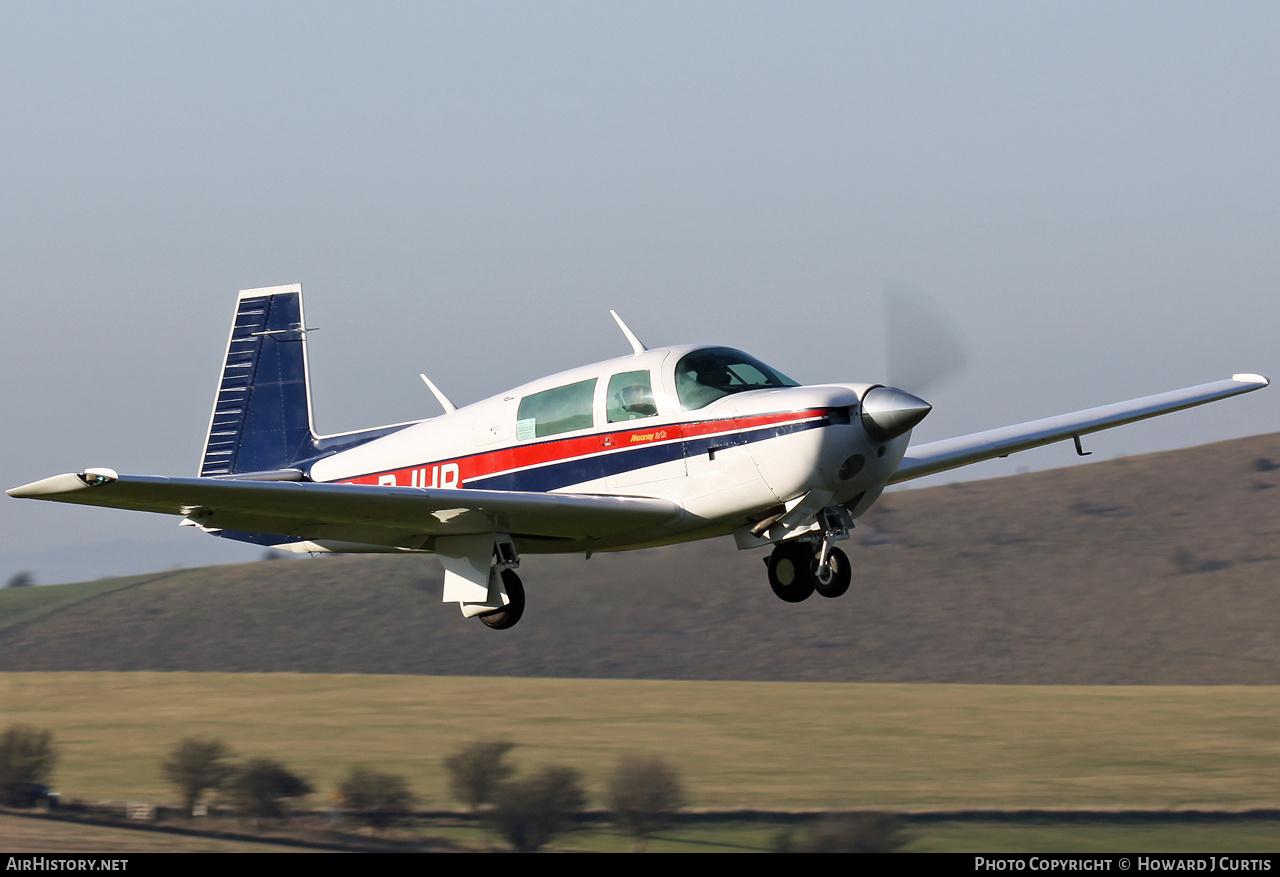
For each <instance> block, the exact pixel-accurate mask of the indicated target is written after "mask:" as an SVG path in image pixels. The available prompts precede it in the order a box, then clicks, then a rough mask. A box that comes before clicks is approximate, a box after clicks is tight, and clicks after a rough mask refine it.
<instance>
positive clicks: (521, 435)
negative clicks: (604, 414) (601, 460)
mask: <svg viewBox="0 0 1280 877" xmlns="http://www.w3.org/2000/svg"><path fill="white" fill-rule="evenodd" d="M595 395H596V379H595V378H592V379H591V380H589V381H579V382H578V383H576V384H567V385H565V386H563V387H556V388H555V389H554V390H543V391H542V392H541V393H534V394H532V395H530V396H525V397H524V398H523V399H521V400H520V408H519V410H517V412H516V438H517V439H518V440H523V439H531V438H541V437H542V436H546V435H559V434H560V433H562V432H576V431H577V430H580V429H590V428H591V427H592V426H594V425H595V422H594V421H593V420H592V418H591V407H592V401H593V400H594V398H595Z"/></svg>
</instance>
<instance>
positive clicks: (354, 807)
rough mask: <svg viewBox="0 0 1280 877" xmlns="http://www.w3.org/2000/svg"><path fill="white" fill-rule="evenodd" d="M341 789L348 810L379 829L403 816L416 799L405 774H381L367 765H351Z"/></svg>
mask: <svg viewBox="0 0 1280 877" xmlns="http://www.w3.org/2000/svg"><path fill="white" fill-rule="evenodd" d="M338 791H339V792H341V793H342V804H343V807H344V808H345V809H346V810H349V811H350V812H352V813H354V814H356V815H357V816H359V817H360V818H361V819H363V820H364V821H365V822H368V823H369V824H370V825H372V826H373V827H374V828H375V829H377V830H379V831H381V830H382V829H384V828H386V827H387V826H388V825H390V824H391V823H392V822H394V821H396V820H397V819H401V818H403V817H404V816H405V815H406V814H407V813H408V811H409V810H410V809H411V808H412V807H413V803H414V800H415V799H414V795H413V792H411V791H409V783H408V781H407V780H406V779H405V778H404V777H402V776H400V775H399V774H391V773H380V772H379V771H376V770H373V769H372V768H368V767H365V766H363V765H356V766H355V767H353V768H351V770H350V772H349V773H348V774H347V778H346V779H345V780H343V781H342V785H341V786H339V787H338Z"/></svg>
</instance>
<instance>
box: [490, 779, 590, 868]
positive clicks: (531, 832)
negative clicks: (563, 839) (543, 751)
mask: <svg viewBox="0 0 1280 877" xmlns="http://www.w3.org/2000/svg"><path fill="white" fill-rule="evenodd" d="M586 802H587V798H586V795H585V794H584V793H583V791H582V783H581V780H580V778H579V774H578V772H577V771H576V770H574V769H573V768H571V767H559V766H550V767H544V768H542V769H541V770H540V771H538V773H536V774H534V775H533V776H532V777H529V778H528V779H523V780H510V781H508V782H505V783H502V784H501V785H500V786H498V788H497V790H496V792H495V794H494V802H493V803H494V807H493V812H492V813H491V814H490V820H491V821H492V823H493V827H494V829H495V830H496V831H497V832H498V833H499V834H501V835H502V837H503V838H505V839H506V841H507V842H508V843H509V844H511V846H513V847H514V848H515V849H516V851H517V852H521V853H531V852H535V851H536V850H540V849H542V847H544V846H545V845H546V844H547V843H548V842H550V840H551V839H552V838H553V837H555V836H556V835H557V834H561V833H563V832H564V831H565V830H566V829H567V828H568V827H569V824H570V823H571V822H572V820H573V817H574V815H575V814H577V813H578V812H579V811H580V810H582V808H583V807H584V806H586Z"/></svg>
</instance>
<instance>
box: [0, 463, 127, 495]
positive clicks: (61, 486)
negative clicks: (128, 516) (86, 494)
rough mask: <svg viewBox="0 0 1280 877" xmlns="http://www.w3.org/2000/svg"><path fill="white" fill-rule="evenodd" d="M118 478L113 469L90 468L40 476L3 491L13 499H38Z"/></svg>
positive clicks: (107, 482) (108, 482)
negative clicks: (28, 482) (38, 478)
mask: <svg viewBox="0 0 1280 877" xmlns="http://www.w3.org/2000/svg"><path fill="white" fill-rule="evenodd" d="M119 478H120V476H119V474H117V473H116V471H115V470H114V469H103V468H92V469H85V470H84V471H83V472H67V473H65V474H62V475H54V476H52V477H51V478H41V479H40V480H39V481H32V482H31V483H30V484H22V485H19V486H18V487H11V488H9V489H8V490H6V491H5V493H7V494H8V495H9V496H12V497H14V498H15V499H39V498H41V497H48V496H56V495H58V494H62V493H74V492H75V491H77V490H84V489H85V488H86V487H97V486H98V485H99V484H110V483H111V482H113V481H118V480H119Z"/></svg>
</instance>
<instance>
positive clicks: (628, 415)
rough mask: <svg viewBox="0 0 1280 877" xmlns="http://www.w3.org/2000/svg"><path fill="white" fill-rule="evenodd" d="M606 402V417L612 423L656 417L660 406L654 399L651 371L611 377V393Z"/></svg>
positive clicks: (625, 373)
mask: <svg viewBox="0 0 1280 877" xmlns="http://www.w3.org/2000/svg"><path fill="white" fill-rule="evenodd" d="M604 404H605V417H606V418H608V421H609V422H610V423H621V422H623V421H626V420H639V419H641V418H643V417H656V416H657V414H658V406H657V405H655V404H654V401H653V384H652V383H651V382H650V380H649V372H648V371H647V370H645V371H636V372H623V373H622V374H620V375H614V376H613V377H611V378H609V393H608V395H607V396H605V403H604Z"/></svg>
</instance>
